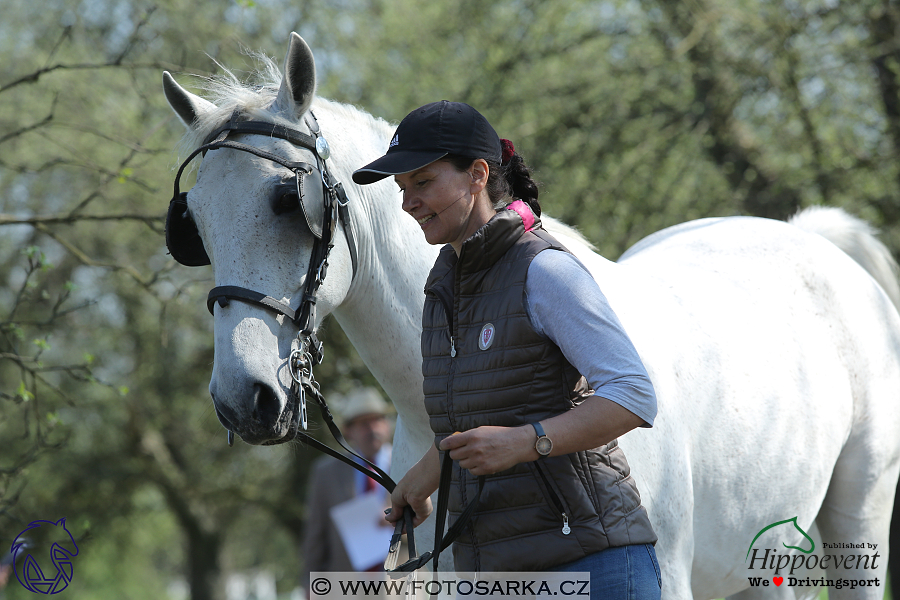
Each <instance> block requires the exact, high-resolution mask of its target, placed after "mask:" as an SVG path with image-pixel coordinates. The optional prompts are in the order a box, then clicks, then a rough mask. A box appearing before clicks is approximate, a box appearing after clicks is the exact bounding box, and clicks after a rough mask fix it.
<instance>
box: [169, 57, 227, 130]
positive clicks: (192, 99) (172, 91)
mask: <svg viewBox="0 0 900 600" xmlns="http://www.w3.org/2000/svg"><path fill="white" fill-rule="evenodd" d="M163 91H164V92H165V93H166V100H168V101H169V106H171V107H172V110H174V111H175V114H176V115H178V118H179V119H181V122H182V123H184V126H185V127H187V128H188V129H190V128H191V127H192V126H193V124H194V123H195V122H196V121H197V119H198V117H200V115H202V114H203V113H206V112H209V111H211V110H213V109H214V108H215V107H216V105H215V104H213V103H212V102H210V101H208V100H204V99H203V98H201V97H200V96H196V95H194V94H192V93H190V92H189V91H187V90H186V89H184V88H183V87H181V86H180V85H178V82H177V81H175V78H174V77H172V75H171V74H170V73H169V72H168V71H163Z"/></svg>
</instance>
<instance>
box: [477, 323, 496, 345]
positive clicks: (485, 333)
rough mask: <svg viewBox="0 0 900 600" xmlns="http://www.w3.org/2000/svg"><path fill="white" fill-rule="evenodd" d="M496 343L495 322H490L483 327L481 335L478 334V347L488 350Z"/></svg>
mask: <svg viewBox="0 0 900 600" xmlns="http://www.w3.org/2000/svg"><path fill="white" fill-rule="evenodd" d="M493 343H494V324H493V323H488V324H487V325H485V326H484V327H482V328H481V335H479V336H478V347H479V348H481V349H482V350H487V349H488V348H490V347H491V344H493Z"/></svg>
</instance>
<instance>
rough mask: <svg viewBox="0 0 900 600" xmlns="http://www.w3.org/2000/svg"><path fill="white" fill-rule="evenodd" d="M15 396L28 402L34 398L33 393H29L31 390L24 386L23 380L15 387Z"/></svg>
mask: <svg viewBox="0 0 900 600" xmlns="http://www.w3.org/2000/svg"><path fill="white" fill-rule="evenodd" d="M16 396H17V397H19V398H20V399H21V400H22V402H29V401H31V400H34V394H32V393H31V390H29V389H28V388H27V387H25V382H24V381H20V382H19V387H18V388H16Z"/></svg>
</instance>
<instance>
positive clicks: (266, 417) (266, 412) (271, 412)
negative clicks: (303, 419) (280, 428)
mask: <svg viewBox="0 0 900 600" xmlns="http://www.w3.org/2000/svg"><path fill="white" fill-rule="evenodd" d="M280 416H281V402H280V401H279V400H278V396H276V395H275V391H274V390H273V389H272V388H271V387H269V386H268V385H265V384H263V383H255V384H253V418H254V419H256V420H257V421H258V422H259V423H260V424H262V425H263V426H264V427H272V426H274V425H275V423H276V422H277V421H278V418H279V417H280Z"/></svg>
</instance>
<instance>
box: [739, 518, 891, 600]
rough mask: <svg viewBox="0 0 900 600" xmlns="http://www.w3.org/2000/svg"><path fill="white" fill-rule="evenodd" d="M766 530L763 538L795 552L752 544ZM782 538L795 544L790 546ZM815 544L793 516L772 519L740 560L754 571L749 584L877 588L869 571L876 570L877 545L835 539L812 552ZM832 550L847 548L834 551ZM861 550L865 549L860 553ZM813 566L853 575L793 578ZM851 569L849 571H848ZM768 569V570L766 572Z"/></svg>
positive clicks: (877, 584)
mask: <svg viewBox="0 0 900 600" xmlns="http://www.w3.org/2000/svg"><path fill="white" fill-rule="evenodd" d="M769 530H773V534H770V535H768V536H766V538H765V539H766V540H769V541H771V540H773V539H775V540H779V541H781V545H782V546H783V547H784V548H787V549H788V550H796V551H797V552H799V554H796V553H792V552H784V551H783V550H781V549H780V548H766V547H754V545H755V544H756V543H757V541H758V540H759V538H760V537H761V536H762V535H763V534H764V533H766V532H767V531H769ZM786 541H790V542H795V543H797V544H799V545H791V544H788V543H786ZM762 545H763V544H760V546H762ZM815 550H816V543H815V541H814V540H813V539H812V538H811V537H810V536H809V534H808V533H806V531H804V530H803V528H802V527H800V525H798V524H797V517H793V518H790V519H785V520H784V521H776V522H774V523H771V524H769V525H766V526H765V527H763V528H762V529H760V530H759V533H757V534H756V535H755V536H754V537H753V541H751V542H750V546H749V547H748V548H747V555H746V557H745V559H744V561H745V562H747V563H749V564H748V566H747V568H748V569H750V570H754V571H756V573H754V574H753V575H749V576H748V577H747V579H748V580H749V581H750V587H768V586H775V587H781V586H782V585H786V586H788V587H829V588H834V589H838V590H839V589H841V588H845V587H846V588H850V589H856V588H857V587H880V586H881V581H880V580H879V579H878V577H868V576H867V575H873V573H871V571H874V570H875V569H878V568H879V566H878V560H879V559H880V558H881V555H880V554H879V553H878V544H872V543H869V542H837V543H825V542H823V543H822V548H821V551H820V552H816V551H815ZM836 550H842V551H844V550H849V552H841V553H838V552H836ZM862 550H865V552H861V551H862ZM813 569H822V570H828V569H832V570H837V569H841V570H842V571H843V573H842V574H844V575H851V574H852V575H853V576H854V578H852V579H851V578H843V577H842V578H838V579H834V578H827V577H818V578H813V577H796V576H794V573H795V572H796V571H798V570H800V571H801V572H807V571H810V570H813ZM851 569H852V570H851ZM766 571H768V572H766ZM785 575H786V576H787V577H786V578H785Z"/></svg>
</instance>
